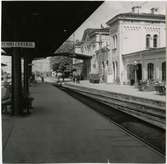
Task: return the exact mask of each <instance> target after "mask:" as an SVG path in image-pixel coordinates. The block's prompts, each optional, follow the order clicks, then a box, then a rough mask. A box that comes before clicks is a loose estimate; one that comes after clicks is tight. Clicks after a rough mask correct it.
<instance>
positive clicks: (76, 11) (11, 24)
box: [2, 1, 103, 57]
mask: <svg viewBox="0 0 167 164" xmlns="http://www.w3.org/2000/svg"><path fill="white" fill-rule="evenodd" d="M102 3H103V2H102V1H3V2H2V41H35V43H36V48H35V49H34V50H33V51H34V52H35V54H34V55H35V56H36V57H37V56H39V57H40V56H49V54H53V52H54V51H55V50H56V49H57V48H58V47H59V46H60V45H61V44H62V43H63V42H64V41H65V40H66V39H67V38H68V37H69V36H70V35H71V34H72V33H73V32H74V31H75V30H76V29H77V28H78V27H79V26H80V25H81V24H82V23H83V22H84V21H85V20H86V19H87V18H88V17H89V16H90V15H91V14H92V13H93V12H94V11H95V10H96V9H97V8H98V7H99V6H100V5H101V4H102ZM35 56H34V57H35Z"/></svg>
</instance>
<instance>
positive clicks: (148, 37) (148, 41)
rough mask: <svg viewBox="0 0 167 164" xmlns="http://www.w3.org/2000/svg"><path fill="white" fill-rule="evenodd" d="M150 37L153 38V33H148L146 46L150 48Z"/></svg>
mask: <svg viewBox="0 0 167 164" xmlns="http://www.w3.org/2000/svg"><path fill="white" fill-rule="evenodd" d="M150 39H151V35H150V34H147V35H146V48H150Z"/></svg>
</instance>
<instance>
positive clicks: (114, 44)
mask: <svg viewBox="0 0 167 164" xmlns="http://www.w3.org/2000/svg"><path fill="white" fill-rule="evenodd" d="M115 48H117V35H114V36H113V49H115Z"/></svg>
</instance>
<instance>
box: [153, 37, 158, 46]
mask: <svg viewBox="0 0 167 164" xmlns="http://www.w3.org/2000/svg"><path fill="white" fill-rule="evenodd" d="M157 43H158V35H154V36H153V47H154V48H157V47H158V46H157Z"/></svg>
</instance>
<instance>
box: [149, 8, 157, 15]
mask: <svg viewBox="0 0 167 164" xmlns="http://www.w3.org/2000/svg"><path fill="white" fill-rule="evenodd" d="M150 10H151V14H153V15H154V14H155V13H156V12H158V8H154V7H153V8H151V9H150Z"/></svg>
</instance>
